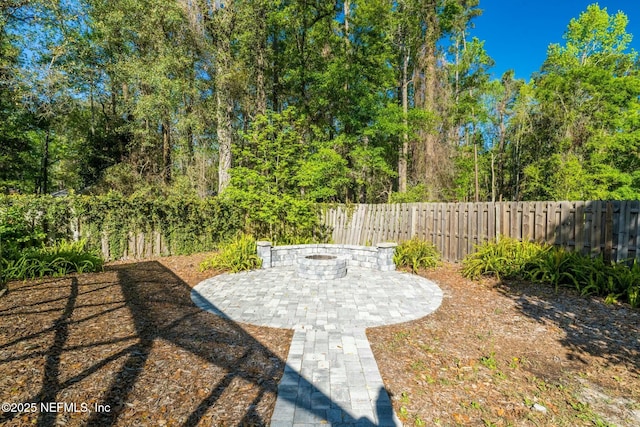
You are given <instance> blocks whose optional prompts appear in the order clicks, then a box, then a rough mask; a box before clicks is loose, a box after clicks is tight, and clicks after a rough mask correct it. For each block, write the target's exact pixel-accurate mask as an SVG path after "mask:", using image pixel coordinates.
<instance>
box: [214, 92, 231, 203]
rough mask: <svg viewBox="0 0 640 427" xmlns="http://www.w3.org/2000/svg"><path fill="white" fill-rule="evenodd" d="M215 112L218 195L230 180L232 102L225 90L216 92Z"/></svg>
mask: <svg viewBox="0 0 640 427" xmlns="http://www.w3.org/2000/svg"><path fill="white" fill-rule="evenodd" d="M216 97H217V101H218V102H217V109H216V110H217V111H216V116H217V119H218V129H217V135H218V154H219V163H218V194H220V193H222V192H223V191H224V190H225V188H227V187H228V185H229V181H230V180H231V175H230V170H231V135H232V114H233V102H232V101H231V99H230V97H229V95H228V94H227V93H225V90H224V89H223V88H221V87H218V91H217V95H216Z"/></svg>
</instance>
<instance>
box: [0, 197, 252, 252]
mask: <svg viewBox="0 0 640 427" xmlns="http://www.w3.org/2000/svg"><path fill="white" fill-rule="evenodd" d="M242 217H243V216H242V212H240V211H239V210H238V209H236V208H234V207H233V206H232V205H230V204H228V203H225V202H223V201H221V200H219V199H217V198H207V199H198V198H195V197H152V196H144V195H133V196H130V197H125V196H122V195H120V194H117V193H110V194H107V195H103V196H78V195H71V196H66V197H51V196H22V195H18V196H16V195H11V196H5V195H0V257H3V258H11V257H14V256H15V255H16V254H17V253H20V252H21V251H22V250H24V249H27V248H30V247H40V246H42V245H50V244H53V243H54V242H57V241H60V240H72V239H73V238H74V237H75V236H73V233H74V230H73V227H74V226H73V225H72V224H76V223H78V222H79V228H80V237H82V238H84V239H86V241H87V245H88V248H89V249H90V250H100V249H101V241H102V238H103V235H106V236H107V237H108V240H109V249H110V258H111V259H117V258H120V257H122V255H123V254H124V251H125V248H126V247H127V244H128V243H127V242H128V237H129V234H130V233H134V234H137V233H148V232H151V231H156V232H159V233H161V235H162V237H163V238H164V241H165V245H166V247H167V249H168V252H169V253H170V254H188V253H194V252H201V251H208V250H212V249H215V247H216V245H217V243H218V242H220V241H223V240H225V239H228V238H229V237H231V236H233V235H235V234H236V233H237V232H238V231H239V230H241V229H242V226H243V224H242ZM74 219H77V220H78V221H75V220H74Z"/></svg>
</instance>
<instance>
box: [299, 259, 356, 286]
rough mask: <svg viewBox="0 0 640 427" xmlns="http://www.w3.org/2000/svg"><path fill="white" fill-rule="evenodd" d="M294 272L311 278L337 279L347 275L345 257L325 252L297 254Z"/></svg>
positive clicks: (305, 277) (302, 276)
mask: <svg viewBox="0 0 640 427" xmlns="http://www.w3.org/2000/svg"><path fill="white" fill-rule="evenodd" d="M296 274H297V275H298V277H301V278H304V279H312V280H333V279H339V278H341V277H344V276H346V275H347V259H346V258H344V257H340V256H335V255H325V254H314V255H307V256H298V258H297V259H296Z"/></svg>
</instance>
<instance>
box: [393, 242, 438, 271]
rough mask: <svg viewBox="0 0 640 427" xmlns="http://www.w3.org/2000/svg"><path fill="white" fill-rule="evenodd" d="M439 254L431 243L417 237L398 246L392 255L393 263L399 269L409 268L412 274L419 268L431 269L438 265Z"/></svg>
mask: <svg viewBox="0 0 640 427" xmlns="http://www.w3.org/2000/svg"><path fill="white" fill-rule="evenodd" d="M439 261H440V254H439V253H438V250H437V249H436V247H435V246H434V245H433V244H432V243H431V242H426V241H424V240H420V239H418V238H417V237H414V238H412V239H411V240H406V241H404V242H402V243H401V244H399V245H398V247H397V248H396V252H395V254H394V255H393V262H395V263H396V265H397V266H399V267H411V271H413V272H414V273H415V272H417V271H418V269H419V268H421V267H422V268H431V267H435V266H437V265H438V263H439Z"/></svg>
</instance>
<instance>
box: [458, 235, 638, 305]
mask: <svg viewBox="0 0 640 427" xmlns="http://www.w3.org/2000/svg"><path fill="white" fill-rule="evenodd" d="M462 264H463V269H462V274H463V275H464V276H465V277H468V278H473V279H477V278H478V277H480V276H481V275H483V274H491V275H495V276H498V277H502V278H521V279H527V280H530V281H532V282H534V283H549V284H551V285H553V286H554V287H555V289H556V292H557V291H558V289H559V287H560V286H563V287H572V288H574V289H576V290H577V291H578V292H579V293H580V294H581V295H583V296H588V295H595V296H601V297H605V301H606V302H614V301H618V300H626V301H628V302H629V304H630V305H631V306H632V307H640V264H638V263H635V262H634V264H633V265H632V266H631V267H628V266H627V265H625V264H623V263H620V264H611V263H607V262H605V261H604V259H603V258H602V257H596V258H591V257H589V256H585V255H581V254H580V253H578V252H571V251H567V250H566V249H564V248H554V247H550V246H546V245H539V244H536V243H529V242H519V241H517V240H514V239H505V238H503V239H500V240H499V241H493V242H487V243H485V244H483V245H481V246H479V247H478V250H477V252H475V253H473V254H470V255H468V256H467V257H466V258H465V259H464V260H463V262H462Z"/></svg>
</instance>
